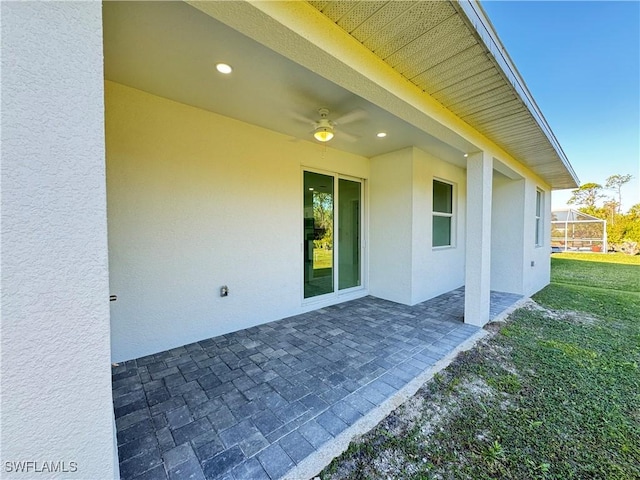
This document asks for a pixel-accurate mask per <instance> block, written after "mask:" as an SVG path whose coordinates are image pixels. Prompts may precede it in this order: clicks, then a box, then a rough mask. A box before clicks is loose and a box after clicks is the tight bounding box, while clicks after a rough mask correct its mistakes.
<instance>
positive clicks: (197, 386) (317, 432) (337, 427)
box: [113, 289, 522, 480]
mask: <svg viewBox="0 0 640 480" xmlns="http://www.w3.org/2000/svg"><path fill="white" fill-rule="evenodd" d="M521 298H522V297H521V296H519V295H513V294H505V293H499V292H492V294H491V317H492V319H493V318H495V317H496V316H497V315H499V314H500V313H501V312H503V311H504V310H506V309H507V308H509V307H510V306H512V305H513V304H514V303H516V302H517V301H519V300H520V299H521ZM463 311H464V290H463V289H458V290H454V291H452V292H449V293H446V294H444V295H441V296H439V297H436V298H434V299H432V300H429V301H427V302H424V303H421V304H418V305H415V306H413V307H409V306H406V305H400V304H397V303H393V302H389V301H386V300H380V299H378V298H374V297H365V298H361V299H358V300H353V301H350V302H346V303H342V304H339V305H334V306H331V307H327V308H323V309H320V310H316V311H313V312H309V313H305V314H302V315H297V316H295V317H290V318H285V319H283V320H279V321H276V322H271V323H268V324H264V325H260V326H257V327H253V328H249V329H247V330H241V331H238V332H234V333H230V334H228V335H223V336H220V337H215V338H210V339H207V340H203V341H201V342H197V343H192V344H190V345H185V346H182V347H178V348H174V349H172V350H169V351H166V352H161V353H158V354H155V355H150V356H147V357H143V358H139V359H137V360H130V361H128V362H125V363H123V364H120V365H118V366H114V367H113V399H114V409H115V417H116V427H117V439H118V454H119V460H120V475H121V478H122V479H123V480H130V479H136V480H143V479H144V480H148V479H166V478H171V479H186V478H189V479H214V478H215V479H228V480H233V479H235V480H241V479H250V480H259V479H267V480H268V479H271V480H273V479H277V478H281V477H283V476H285V475H287V474H288V475H292V474H295V475H301V474H302V472H304V471H305V468H304V467H305V466H308V465H309V463H310V462H313V455H312V454H314V452H317V451H318V450H319V449H324V450H327V446H330V445H331V442H335V441H336V438H337V437H339V438H340V439H341V440H342V442H345V441H348V439H349V438H350V436H352V435H353V434H355V433H356V430H357V428H356V427H357V425H360V428H362V425H364V424H366V423H367V421H368V423H371V419H372V418H375V412H376V411H377V412H378V419H379V418H380V409H381V406H384V405H386V406H387V407H389V405H391V403H392V400H393V399H394V397H397V396H398V395H399V392H401V391H403V390H406V389H407V386H408V384H409V383H410V382H412V381H413V382H414V383H415V380H416V379H419V378H420V377H421V375H424V374H425V372H428V371H429V369H430V368H431V367H432V366H433V365H434V364H436V363H437V362H438V361H440V360H441V359H443V358H444V357H446V356H447V355H449V354H450V353H451V352H452V351H454V350H456V349H457V348H458V347H459V346H460V345H461V344H463V343H464V342H466V341H467V340H469V339H471V338H472V337H474V336H476V335H478V334H479V332H480V329H479V328H477V327H473V326H471V325H466V324H464V323H462V316H463ZM396 403H397V400H396ZM389 408H391V407H389ZM389 408H387V411H388V410H389ZM296 468H297V470H294V469H296ZM293 472H295V473H293ZM309 473H310V474H312V473H313V472H311V471H309Z"/></svg>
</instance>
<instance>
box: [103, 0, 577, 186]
mask: <svg viewBox="0 0 640 480" xmlns="http://www.w3.org/2000/svg"><path fill="white" fill-rule="evenodd" d="M190 3H191V6H190V5H188V4H185V3H182V2H105V3H104V4H103V11H104V14H103V16H104V46H105V77H106V78H107V79H109V80H113V81H116V82H119V83H122V84H125V85H129V86H132V87H134V88H138V89H140V90H144V91H147V92H149V93H153V94H155V95H159V96H162V97H165V98H169V99H172V100H176V101H179V102H181V103H185V104H188V105H193V106H196V107H198V108H203V109H206V110H210V111H212V112H216V113H220V114H222V115H226V116H229V117H232V118H237V119H239V120H242V121H244V122H247V123H251V124H255V125H258V126H262V127H265V128H269V129H271V130H274V131H277V132H280V133H283V134H286V135H289V136H291V137H292V138H296V139H305V140H306V139H309V140H311V137H310V134H309V130H310V128H309V125H306V124H304V123H302V122H300V121H298V120H296V118H295V117H296V114H297V115H298V116H299V115H304V116H307V117H310V116H313V115H314V114H315V112H316V110H317V108H319V107H322V106H326V107H328V108H329V109H330V110H331V111H332V112H333V113H334V114H335V115H336V116H339V115H340V114H342V113H345V112H348V111H350V110H353V109H355V108H359V109H363V110H365V111H366V112H367V114H368V116H367V118H366V119H365V120H362V121H359V122H356V123H353V124H350V125H348V126H345V131H347V132H348V133H350V134H352V135H355V136H357V137H359V140H357V141H355V142H348V141H346V140H343V139H341V138H340V136H339V135H337V136H336V138H335V139H334V140H332V141H331V142H330V146H331V147H334V148H339V149H341V150H346V151H350V152H352V153H356V154H360V155H364V156H367V157H370V156H374V155H379V154H382V153H386V152H390V151H393V150H398V149H400V148H404V147H407V146H416V147H418V148H421V149H423V150H425V151H429V152H431V153H433V154H434V155H437V156H439V157H440V158H443V159H444V160H447V161H450V162H452V163H455V164H458V165H460V166H463V167H464V164H465V160H464V157H463V156H462V154H463V153H465V152H470V151H474V149H476V150H477V148H476V146H475V142H474V140H473V138H471V137H468V136H467V137H465V136H464V135H461V134H459V133H455V132H453V131H452V130H451V129H450V128H449V127H446V126H444V125H442V124H440V123H438V121H437V120H434V119H432V118H430V117H429V115H428V114H426V113H425V112H424V111H420V108H417V107H416V105H415V104H407V103H406V102H404V101H402V100H401V101H399V102H398V101H397V100H393V101H392V100H389V99H388V98H384V96H385V92H384V91H383V89H378V93H375V92H374V89H373V87H371V86H369V85H364V81H365V80H366V79H365V78H364V75H365V74H364V73H356V74H355V75H356V76H354V77H353V78H352V79H345V81H344V82H343V81H342V78H343V77H346V76H347V75H346V74H345V72H346V73H347V74H349V75H350V72H348V71H347V70H348V67H345V68H347V70H342V71H339V68H336V67H335V64H330V62H329V61H328V60H326V59H324V58H322V59H315V58H310V57H311V56H312V54H309V53H308V52H310V51H311V50H309V48H311V47H309V45H302V44H300V43H299V42H300V40H295V46H292V43H293V40H292V39H291V38H289V36H288V35H287V33H288V31H287V30H286V28H285V29H281V30H277V29H278V28H279V26H278V25H277V24H276V23H275V22H273V21H272V19H271V18H269V17H268V15H269V13H267V15H265V14H263V12H262V11H261V10H260V9H269V8H277V4H281V3H282V2H275V3H272V2H258V3H257V4H255V5H254V4H251V3H247V2H190ZM306 5H312V6H313V7H314V8H315V9H316V10H314V9H313V8H310V9H309V10H313V11H315V12H316V17H319V18H320V19H324V21H323V22H322V23H323V24H325V23H326V25H322V26H321V28H322V30H321V31H323V32H324V31H325V30H326V31H327V32H328V31H329V27H331V26H333V28H337V27H336V26H335V25H337V26H338V27H339V28H340V29H342V30H343V31H344V32H346V33H347V34H348V35H349V36H351V37H352V38H353V39H355V40H357V41H358V42H360V47H359V48H366V51H368V53H369V54H371V52H373V54H374V55H375V56H377V58H378V59H379V60H378V61H380V60H381V61H383V62H385V63H386V64H387V65H389V66H390V67H391V68H393V70H394V71H395V72H398V73H399V74H400V75H402V76H404V77H405V78H406V79H407V80H409V81H410V82H411V83H412V84H414V85H416V86H417V87H418V88H419V89H420V90H422V91H423V92H424V93H423V94H422V96H423V97H424V99H425V102H427V103H428V102H434V99H435V101H436V103H437V102H440V104H441V105H442V106H444V107H445V110H446V111H449V112H453V113H454V114H455V115H457V116H458V117H459V118H461V119H462V120H463V121H464V122H466V123H467V124H468V125H470V126H471V127H473V128H474V129H475V130H477V131H479V132H480V133H482V134H483V135H485V136H486V137H488V138H489V139H490V140H491V141H493V142H494V143H495V144H496V145H498V146H499V147H501V148H502V149H503V150H504V151H506V152H507V153H508V154H510V155H512V156H513V157H514V158H516V159H517V160H519V161H520V162H522V163H524V164H526V165H528V166H529V167H530V168H531V169H532V170H533V171H534V172H536V173H538V174H539V175H540V176H541V177H542V178H543V179H544V180H545V181H547V182H548V183H549V184H550V185H551V186H552V188H555V189H559V188H571V187H574V186H576V178H575V174H574V173H573V170H572V169H571V166H570V165H569V163H568V161H567V160H566V158H565V157H564V154H563V153H562V150H561V148H560V147H559V145H558V143H557V141H556V140H555V137H553V134H552V132H551V130H550V129H549V128H548V126H547V124H546V122H545V121H544V118H543V117H542V115H541V114H540V113H539V112H538V110H537V107H535V103H533V101H532V99H531V98H530V95H529V94H528V92H527V91H526V87H524V83H523V82H521V80H520V79H519V76H518V75H517V72H516V71H515V68H513V70H512V71H509V68H510V67H509V62H507V61H508V57H506V54H504V52H502V54H503V55H499V56H498V59H496V55H495V54H492V53H490V52H491V51H492V49H493V50H495V49H496V48H498V47H496V46H495V44H494V45H493V47H492V46H491V42H492V41H493V40H492V38H493V37H492V36H491V35H490V34H488V33H487V32H486V31H485V35H484V37H486V38H484V37H481V36H480V34H478V33H477V32H476V30H475V29H474V27H472V26H471V21H473V22H474V23H477V24H478V25H479V26H480V27H478V28H481V27H482V25H484V24H485V23H483V22H487V24H488V21H486V20H483V21H482V22H481V21H480V20H478V18H479V17H478V18H476V19H475V20H469V17H470V16H471V17H473V12H474V11H475V10H473V8H472V9H471V10H469V8H470V7H469V5H466V6H465V4H457V3H450V2H443V1H434V2H430V1H412V2H408V1H393V0H391V1H368V0H365V1H362V2H360V1H349V2H346V1H338V2H325V1H319V2H310V3H309V4H306ZM192 6H195V7H196V8H192ZM463 7H464V9H465V10H463ZM472 7H474V8H476V9H477V6H472ZM295 8H300V7H299V6H296V7H295ZM199 10H202V11H199ZM467 10H468V12H467ZM203 12H205V13H203ZM318 12H322V13H321V14H319V13H318ZM465 12H466V13H465ZM479 14H480V15H481V14H482V12H480V13H479ZM267 22H268V24H269V25H271V26H272V27H273V28H271V29H267V28H264V25H261V24H266V23H267ZM334 23H335V25H334ZM230 27H231V28H230ZM266 30H269V31H266ZM343 35H345V34H344V33H343ZM345 36H346V35H345ZM298 38H299V37H298ZM352 41H353V40H352ZM303 43H304V40H303ZM265 45H266V46H265ZM487 45H490V46H487ZM498 46H499V45H498ZM267 47H269V48H267ZM304 49H307V50H306V51H304V53H300V52H301V51H303V50H304ZM274 50H275V51H274ZM276 52H277V53H276ZM292 52H293V53H292ZM319 53H322V52H319ZM501 59H502V60H501ZM505 59H506V60H505ZM499 60H501V61H502V64H501V63H500V61H499ZM216 61H226V62H229V63H231V64H233V66H234V68H235V71H234V74H233V75H232V76H231V77H230V78H220V76H219V75H217V74H216V73H215V72H214V68H213V67H214V64H215V62H216ZM314 62H315V64H313V63H314ZM318 66H319V68H318ZM505 71H507V73H505ZM398 73H395V75H398ZM357 75H361V76H360V77H359V78H358V77H357ZM514 75H515V76H514ZM349 82H350V83H349ZM418 93H419V92H418ZM376 95H377V97H376ZM364 97H367V99H365V98H364ZM387 97H389V96H388V95H387ZM376 99H382V100H381V101H376ZM385 102H386V103H385ZM380 130H385V131H386V132H387V133H388V136H387V138H385V139H384V140H383V141H379V139H376V138H375V133H376V132H378V131H380Z"/></svg>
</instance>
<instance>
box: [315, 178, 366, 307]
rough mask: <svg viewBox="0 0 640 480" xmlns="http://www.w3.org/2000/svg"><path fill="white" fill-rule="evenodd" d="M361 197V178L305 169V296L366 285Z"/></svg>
mask: <svg viewBox="0 0 640 480" xmlns="http://www.w3.org/2000/svg"><path fill="white" fill-rule="evenodd" d="M336 190H337V195H336V194H335V191H336ZM361 198H362V184H361V183H360V182H358V181H353V180H347V179H343V178H339V179H337V178H335V177H333V176H331V175H324V174H320V173H315V172H304V249H303V257H304V258H303V260H304V298H310V297H315V296H318V295H325V294H327V293H332V292H335V291H336V289H339V290H344V289H348V288H353V287H359V286H361V285H362V281H361V270H362V268H361V261H360V258H361V238H360V237H361ZM336 205H337V209H336V208H335V206H336ZM334 232H335V233H334ZM334 239H335V240H337V241H334ZM336 270H337V272H336Z"/></svg>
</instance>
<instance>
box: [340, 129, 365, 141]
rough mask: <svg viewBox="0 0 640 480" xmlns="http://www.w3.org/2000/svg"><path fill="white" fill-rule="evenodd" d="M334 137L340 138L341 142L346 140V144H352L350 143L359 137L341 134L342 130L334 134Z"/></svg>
mask: <svg viewBox="0 0 640 480" xmlns="http://www.w3.org/2000/svg"><path fill="white" fill-rule="evenodd" d="M336 137H338V138H340V139H341V140H346V141H347V142H352V143H353V142H357V141H358V140H360V137H359V136H357V135H351V134H350V133H346V132H343V131H342V130H339V131H338V132H337V133H336Z"/></svg>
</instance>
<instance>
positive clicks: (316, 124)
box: [294, 107, 367, 142]
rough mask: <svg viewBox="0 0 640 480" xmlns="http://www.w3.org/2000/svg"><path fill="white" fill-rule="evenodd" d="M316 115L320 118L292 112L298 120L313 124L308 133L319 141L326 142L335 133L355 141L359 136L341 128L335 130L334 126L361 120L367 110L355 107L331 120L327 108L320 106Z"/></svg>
mask: <svg viewBox="0 0 640 480" xmlns="http://www.w3.org/2000/svg"><path fill="white" fill-rule="evenodd" d="M318 115H319V116H320V118H318V119H317V120H312V119H310V118H307V117H304V116H302V115H298V114H294V117H295V118H296V119H297V120H299V121H302V122H305V123H310V124H311V125H312V126H313V130H312V131H311V132H310V133H313V136H314V138H315V139H316V140H318V141H319V142H328V141H329V140H331V139H332V138H333V137H334V135H335V134H336V133H338V135H339V136H340V137H341V138H344V139H345V140H347V141H350V142H355V141H356V140H358V138H359V137H357V136H355V135H350V134H348V133H346V132H344V131H342V130H340V132H337V129H336V127H337V126H342V125H346V124H348V123H352V122H356V121H358V120H362V119H364V118H365V117H366V116H367V112H365V111H364V110H360V109H357V110H353V111H351V112H349V113H346V114H344V115H341V116H340V117H338V118H336V119H334V120H332V119H330V118H329V109H328V108H326V107H322V108H320V109H318Z"/></svg>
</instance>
